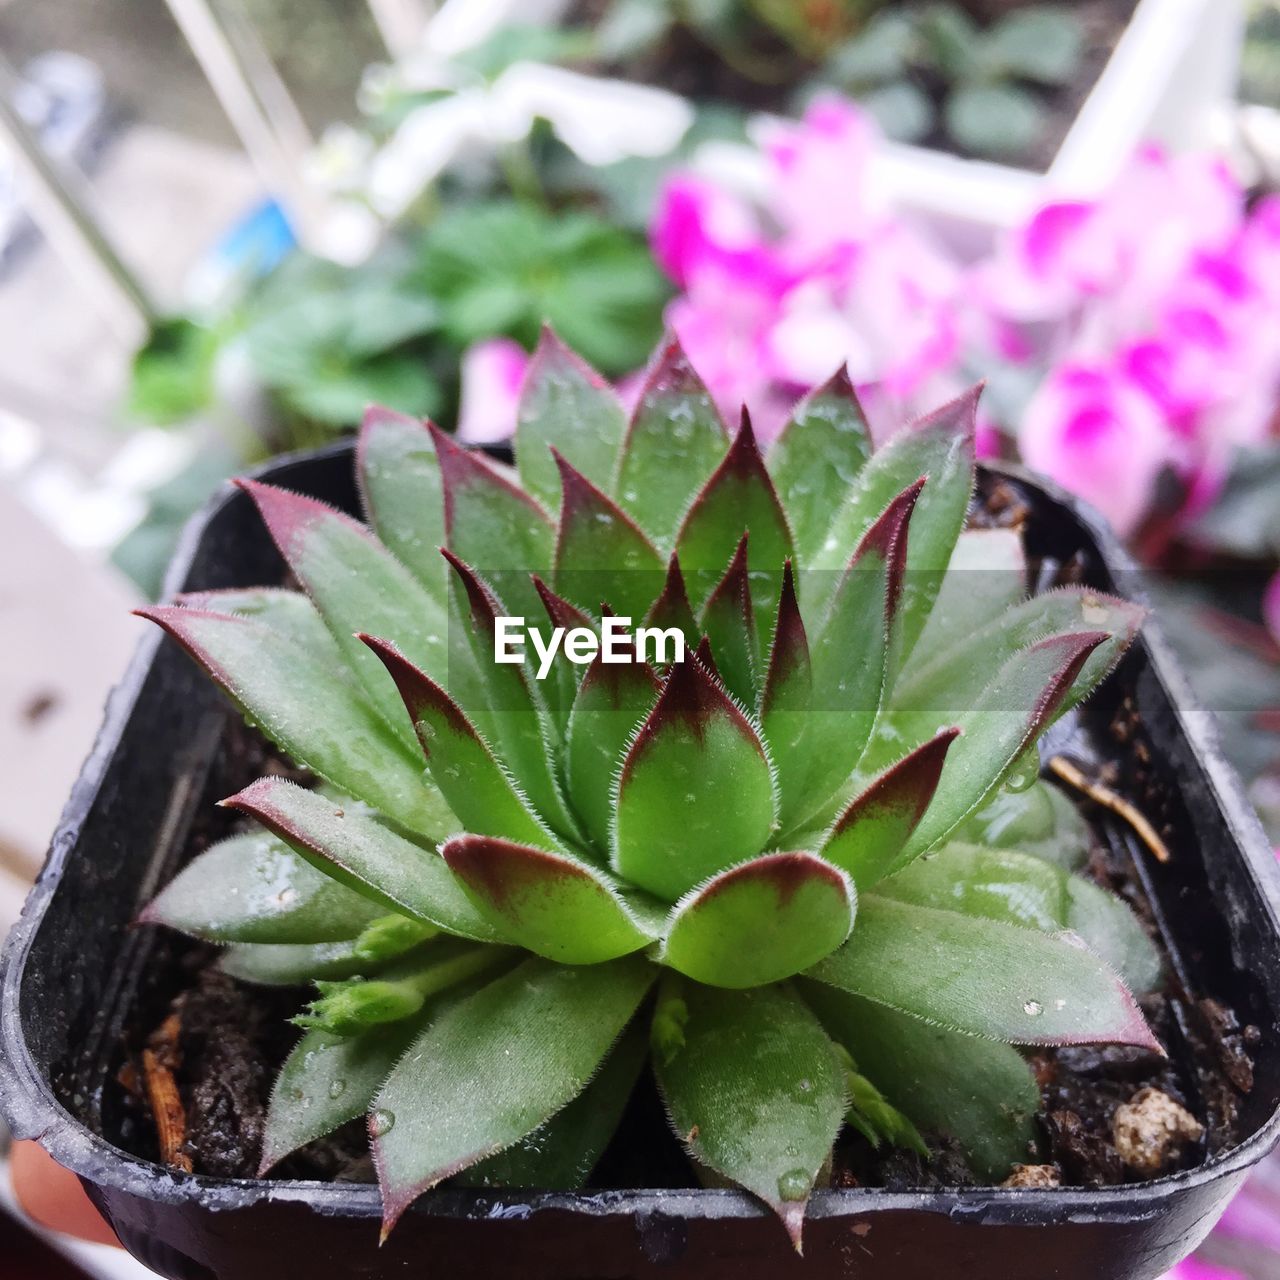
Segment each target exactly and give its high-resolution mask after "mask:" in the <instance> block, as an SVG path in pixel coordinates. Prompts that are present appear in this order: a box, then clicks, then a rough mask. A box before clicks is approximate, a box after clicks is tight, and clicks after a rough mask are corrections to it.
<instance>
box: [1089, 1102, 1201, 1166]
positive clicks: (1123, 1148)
mask: <svg viewBox="0 0 1280 1280" xmlns="http://www.w3.org/2000/svg"><path fill="white" fill-rule="evenodd" d="M1203 1136H1204V1126H1203V1125H1202V1124H1201V1123H1200V1121H1199V1120H1197V1119H1196V1118H1195V1116H1193V1115H1192V1114H1191V1112H1190V1111H1188V1110H1187V1109H1186V1107H1184V1106H1182V1105H1181V1104H1179V1103H1177V1102H1175V1101H1174V1100H1173V1099H1172V1098H1171V1097H1169V1095H1168V1094H1167V1093H1162V1092H1161V1091H1160V1090H1159V1089H1140V1090H1139V1091H1138V1092H1137V1093H1135V1094H1134V1095H1133V1097H1132V1098H1131V1099H1130V1100H1129V1101H1128V1102H1126V1103H1124V1104H1122V1105H1121V1106H1119V1107H1117V1108H1116V1111H1115V1115H1113V1116H1112V1117H1111V1137H1112V1140H1113V1141H1114V1142H1115V1144H1116V1151H1117V1152H1118V1154H1119V1156H1120V1159H1121V1160H1123V1161H1124V1163H1125V1164H1126V1165H1127V1166H1128V1167H1129V1168H1130V1169H1132V1170H1134V1172H1135V1173H1143V1174H1146V1175H1148V1176H1150V1175H1152V1174H1156V1173H1159V1172H1160V1171H1161V1170H1162V1169H1164V1168H1165V1167H1166V1166H1167V1165H1169V1164H1170V1163H1172V1161H1173V1160H1175V1159H1176V1158H1177V1157H1178V1155H1179V1154H1180V1153H1181V1152H1182V1149H1183V1148H1184V1147H1185V1146H1187V1144H1188V1143H1192V1142H1198V1141H1199V1140H1200V1138H1201V1137H1203Z"/></svg>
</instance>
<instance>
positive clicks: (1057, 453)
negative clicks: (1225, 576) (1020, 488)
mask: <svg viewBox="0 0 1280 1280" xmlns="http://www.w3.org/2000/svg"><path fill="white" fill-rule="evenodd" d="M1019 444H1020V446H1021V449H1022V456H1023V458H1024V459H1025V460H1026V462H1027V464H1028V465H1029V466H1032V467H1034V468H1036V469H1037V470H1039V471H1042V472H1044V473H1045V474H1046V475H1047V476H1049V477H1050V478H1051V479H1053V480H1056V481H1057V482H1058V483H1059V484H1061V485H1064V486H1065V487H1066V488H1068V489H1070V490H1071V491H1072V492H1073V493H1077V494H1079V495H1080V496H1081V497H1082V498H1084V499H1085V500H1086V501H1087V502H1090V503H1092V504H1093V505H1094V506H1095V507H1097V508H1098V509H1099V510H1100V511H1101V512H1102V513H1103V515H1105V516H1106V517H1107V518H1108V519H1109V520H1110V521H1111V523H1112V525H1113V526H1114V527H1115V529H1116V532H1117V533H1119V534H1120V535H1121V536H1122V537H1125V536H1127V535H1129V534H1131V533H1133V532H1134V530H1135V529H1136V528H1137V527H1138V525H1139V523H1140V522H1141V520H1142V517H1143V516H1144V514H1145V513H1146V511H1147V508H1148V505H1149V503H1150V499H1151V493H1152V490H1153V489H1154V487H1155V483H1156V479H1157V477H1158V476H1159V475H1160V473H1161V471H1163V470H1164V469H1166V468H1167V467H1170V466H1172V465H1175V464H1176V463H1177V462H1178V461H1179V460H1180V453H1181V451H1180V449H1179V447H1178V442H1177V440H1176V437H1174V436H1173V435H1172V434H1171V433H1170V432H1169V430H1168V429H1167V427H1166V424H1165V422H1164V419H1163V416H1162V415H1161V413H1160V411H1159V409H1158V408H1157V407H1156V405H1155V404H1154V403H1153V402H1152V400H1151V399H1150V397H1149V396H1147V395H1146V394H1145V393H1144V392H1143V390H1142V389H1141V388H1140V387H1139V386H1138V385H1137V384H1135V383H1134V382H1133V380H1132V379H1131V378H1130V377H1129V376H1128V375H1127V373H1126V372H1125V370H1124V369H1123V368H1117V367H1115V366H1112V365H1107V364H1103V363H1092V364H1091V363H1085V362H1080V363H1066V364H1063V365H1060V366H1059V367H1058V368H1057V369H1056V370H1054V372H1053V373H1052V374H1051V375H1050V376H1049V378H1048V379H1046V381H1045V382H1044V383H1042V384H1041V386H1040V388H1039V390H1038V391H1037V392H1036V393H1035V395H1034V396H1033V397H1032V400H1031V403H1030V404H1029V405H1028V407H1027V410H1026V413H1025V414H1024V416H1023V420H1022V427H1021V431H1020V433H1019Z"/></svg>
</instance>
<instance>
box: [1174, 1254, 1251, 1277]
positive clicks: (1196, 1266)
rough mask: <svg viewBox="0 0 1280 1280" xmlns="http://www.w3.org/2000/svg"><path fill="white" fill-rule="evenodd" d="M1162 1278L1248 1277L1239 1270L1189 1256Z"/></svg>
mask: <svg viewBox="0 0 1280 1280" xmlns="http://www.w3.org/2000/svg"><path fill="white" fill-rule="evenodd" d="M1161 1280H1246V1277H1245V1276H1244V1275H1243V1273H1241V1272H1239V1271H1228V1270H1227V1269H1226V1268H1225V1267H1215V1266H1214V1265H1213V1264H1212V1263H1210V1262H1202V1261H1201V1260H1200V1259H1199V1258H1188V1259H1187V1260H1186V1261H1185V1262H1180V1263H1178V1265H1177V1266H1176V1267H1174V1269H1173V1270H1172V1271H1167V1272H1165V1274H1164V1276H1163V1277H1162V1278H1161Z"/></svg>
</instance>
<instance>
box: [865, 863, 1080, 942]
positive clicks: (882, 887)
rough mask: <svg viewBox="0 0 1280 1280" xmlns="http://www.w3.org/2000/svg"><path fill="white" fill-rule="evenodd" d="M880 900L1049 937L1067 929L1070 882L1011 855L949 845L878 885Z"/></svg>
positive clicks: (1051, 870) (1058, 873) (1047, 868)
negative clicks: (998, 922) (996, 922)
mask: <svg viewBox="0 0 1280 1280" xmlns="http://www.w3.org/2000/svg"><path fill="white" fill-rule="evenodd" d="M876 894H877V895H878V896H879V897H883V898H892V899H893V900H894V901H895V902H907V903H911V904H912V905H913V906H917V907H936V908H938V909H939V910H941V911H959V912H960V913H961V914H963V915H967V916H981V917H982V918H983V919H987V920H1003V921H1004V922H1005V923H1006V924H1022V925H1027V926H1029V927H1030V928H1032V929H1039V930H1041V932H1044V933H1054V932H1057V931H1058V930H1061V929H1064V928H1066V927H1067V877H1066V875H1065V874H1064V873H1063V872H1061V871H1059V870H1058V868H1057V867H1054V866H1052V865H1050V864H1049V863H1047V862H1044V861H1042V860H1041V859H1039V858H1033V857H1032V856H1031V855H1030V854H1026V853H1015V852H1013V851H1012V850H1010V849H984V848H983V847H982V846H981V845H967V844H956V843H953V844H948V845H945V846H944V847H943V848H941V849H939V850H938V852H937V853H936V854H934V855H933V856H932V857H929V858H919V859H917V860H916V861H915V862H913V863H912V864H911V866H909V867H907V868H906V869H905V870H903V871H899V872H898V873H897V875H893V876H890V877H889V878H888V879H887V880H882V881H881V882H880V883H879V884H878V885H876Z"/></svg>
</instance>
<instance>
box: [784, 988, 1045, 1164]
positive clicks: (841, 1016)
mask: <svg viewBox="0 0 1280 1280" xmlns="http://www.w3.org/2000/svg"><path fill="white" fill-rule="evenodd" d="M804 998H805V1000H806V1001H807V1002H808V1004H809V1005H810V1006H811V1007H812V1008H813V1010H814V1012H815V1013H816V1014H817V1015H818V1017H819V1018H820V1019H821V1021H822V1024H823V1026H824V1027H825V1028H826V1029H827V1033H828V1034H829V1035H830V1036H831V1038H832V1039H833V1040H835V1041H836V1042H837V1043H838V1044H842V1045H844V1046H845V1047H846V1048H848V1050H849V1051H850V1053H852V1054H853V1055H854V1057H855V1058H856V1059H857V1063H858V1069H859V1070H860V1071H863V1072H865V1073H866V1074H867V1076H868V1078H869V1079H871V1080H872V1081H874V1083H875V1084H876V1086H877V1087H878V1088H879V1089H880V1091H881V1092H882V1093H883V1094H884V1096H885V1097H886V1098H887V1099H888V1100H889V1101H890V1102H891V1103H892V1104H893V1105H894V1106H895V1107H897V1108H899V1109H900V1110H902V1111H903V1112H905V1113H906V1114H907V1115H908V1116H910V1118H911V1119H912V1120H913V1121H914V1122H915V1124H916V1126H917V1127H918V1128H919V1129H921V1130H923V1131H924V1132H925V1133H928V1134H938V1135H941V1136H943V1137H948V1138H951V1139H953V1140H954V1141H955V1142H956V1143H957V1144H958V1145H959V1147H960V1151H961V1154H962V1155H963V1156H964V1159H965V1162H966V1163H967V1164H968V1165H969V1167H970V1169H971V1170H972V1171H973V1173H974V1174H975V1175H976V1176H977V1177H979V1178H982V1179H984V1180H987V1181H988V1182H989V1183H991V1184H993V1185H994V1184H995V1183H998V1182H1001V1181H1003V1179H1004V1178H1005V1177H1006V1176H1007V1175H1008V1173H1009V1169H1010V1166H1012V1165H1013V1164H1015V1163H1027V1162H1029V1161H1032V1160H1034V1158H1035V1141H1036V1126H1035V1117H1036V1113H1037V1112H1038V1111H1039V1110H1040V1090H1039V1088H1038V1087H1037V1085H1036V1081H1035V1076H1034V1075H1033V1074H1032V1071H1031V1068H1030V1067H1029V1066H1028V1065H1027V1063H1026V1061H1025V1060H1024V1059H1023V1057H1022V1055H1021V1054H1020V1053H1019V1052H1018V1051H1017V1050H1016V1049H1014V1048H1012V1047H1010V1046H1009V1045H1007V1044H996V1043H994V1042H992V1041H990V1040H979V1039H977V1038H976V1037H974V1036H966V1035H961V1034H960V1033H959V1032H956V1031H949V1030H948V1029H947V1028H945V1027H937V1026H931V1025H930V1024H929V1023H927V1022H922V1021H920V1020H919V1019H918V1018H912V1017H910V1016H908V1015H907V1014H903V1013H898V1012H897V1011H896V1010H894V1009H889V1008H886V1007H885V1006H884V1005H880V1004H875V1003H873V1002H872V1001H870V1000H863V999H861V998H860V997H858V996H852V995H849V994H847V993H846V992H843V991H837V990H836V989H835V988H834V987H827V986H823V985H822V984H820V983H816V982H806V983H805V984H804Z"/></svg>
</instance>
